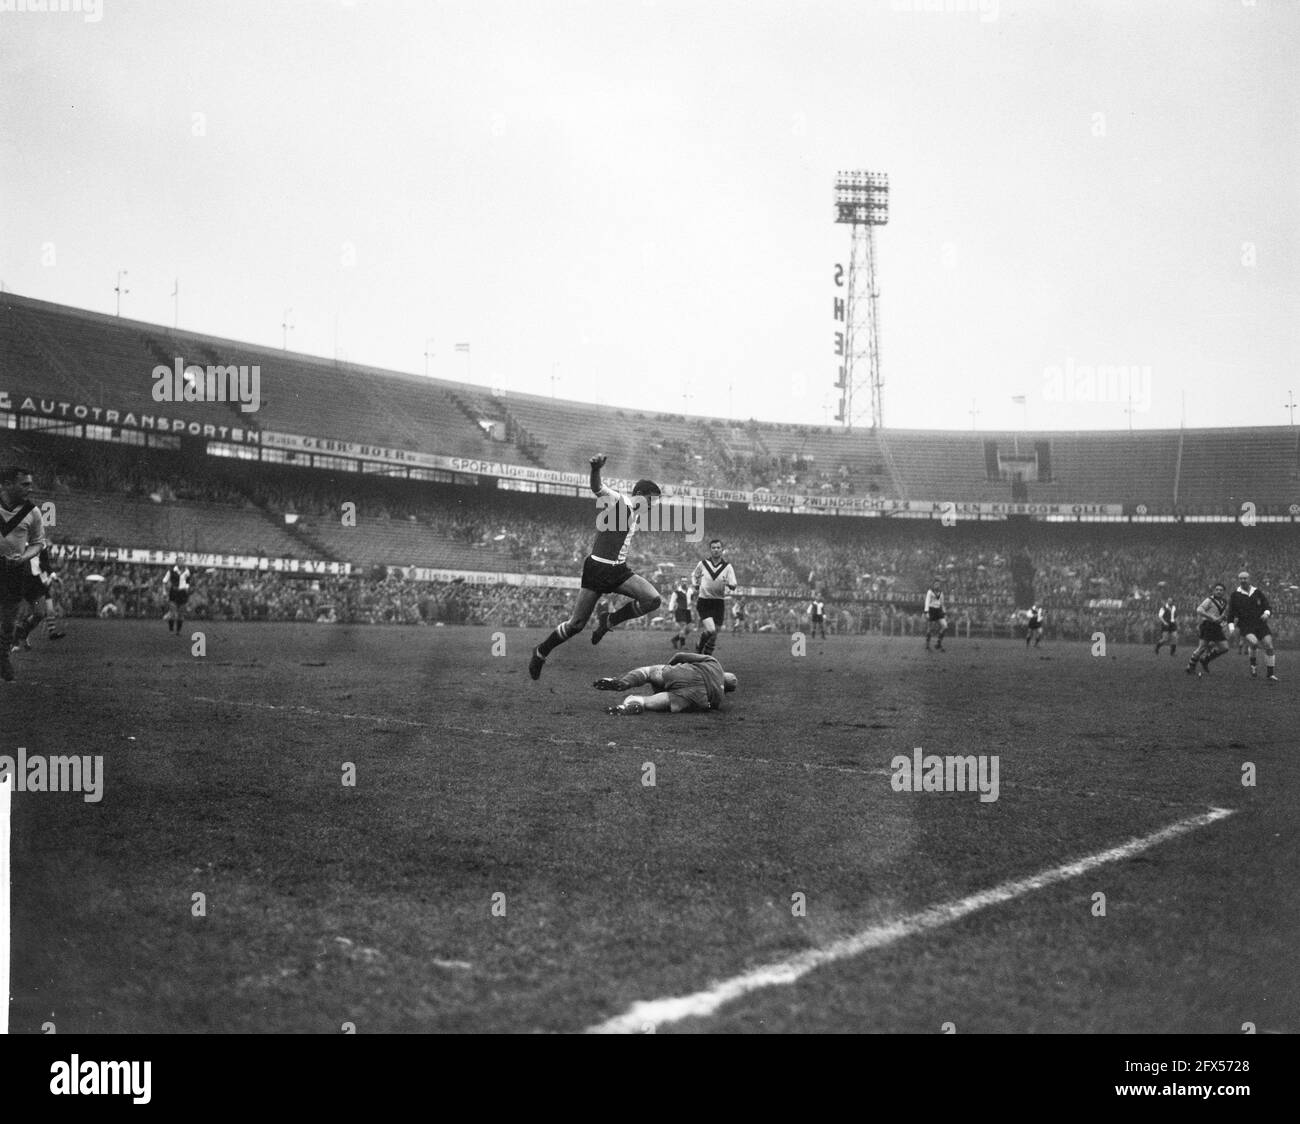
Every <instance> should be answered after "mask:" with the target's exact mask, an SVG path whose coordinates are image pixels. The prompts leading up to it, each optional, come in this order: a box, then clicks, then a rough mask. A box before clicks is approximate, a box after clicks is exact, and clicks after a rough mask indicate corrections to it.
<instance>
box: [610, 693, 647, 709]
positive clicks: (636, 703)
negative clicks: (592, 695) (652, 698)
mask: <svg viewBox="0 0 1300 1124" xmlns="http://www.w3.org/2000/svg"><path fill="white" fill-rule="evenodd" d="M644 710H645V703H644V702H642V701H641V698H640V696H638V695H634V696H630V697H628V698H626V699H624V700H623V702H622V704H621V705H619V706H607V707H606V708H605V713H606V714H640V713H642V712H643V711H644Z"/></svg>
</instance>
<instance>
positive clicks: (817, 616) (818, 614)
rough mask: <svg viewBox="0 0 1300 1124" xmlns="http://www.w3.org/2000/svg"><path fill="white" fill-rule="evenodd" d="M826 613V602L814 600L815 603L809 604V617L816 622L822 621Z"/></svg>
mask: <svg viewBox="0 0 1300 1124" xmlns="http://www.w3.org/2000/svg"><path fill="white" fill-rule="evenodd" d="M825 612H826V602H825V601H816V600H814V601H811V602H809V604H808V615H809V616H810V617H812V619H813V620H815V621H819V620H821V619H822V615H823V614H824V613H825Z"/></svg>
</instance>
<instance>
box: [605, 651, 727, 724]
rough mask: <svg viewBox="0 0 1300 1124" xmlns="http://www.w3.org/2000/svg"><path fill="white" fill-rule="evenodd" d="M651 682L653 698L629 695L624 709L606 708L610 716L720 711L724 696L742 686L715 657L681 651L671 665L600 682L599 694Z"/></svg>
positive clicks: (634, 670) (626, 673) (654, 667)
mask: <svg viewBox="0 0 1300 1124" xmlns="http://www.w3.org/2000/svg"><path fill="white" fill-rule="evenodd" d="M646 683H649V684H650V686H651V687H653V688H654V689H655V693H654V694H653V695H628V697H627V698H625V699H624V700H623V702H622V705H620V706H611V707H606V708H605V712H606V713H607V714H640V713H641V712H642V711H646V710H666V711H668V712H670V713H672V714H679V713H680V712H681V711H683V710H717V709H718V707H719V706H721V705H722V695H723V693H724V692H726V691H734V690H735V689H736V687H737V686H738V684H737V680H736V677H735V676H734V675H732V674H731V672H729V671H723V670H722V664H720V663H718V661H717V660H716V659H714V658H713V657H712V656H701V655H698V654H696V653H695V652H678V653H677V654H676V655H675V656H673V658H672V659H671V660H669V661H668V662H667V663H659V664H652V665H651V666H650V667H638V668H633V670H631V671H628V672H625V673H624V674H623V675H620V676H619V677H618V678H616V679H597V680H596V682H595V683H593V684H592V686H593V687H595V688H596V689H597V690H598V691H629V690H631V689H632V688H633V687H640V686H642V685H643V684H646Z"/></svg>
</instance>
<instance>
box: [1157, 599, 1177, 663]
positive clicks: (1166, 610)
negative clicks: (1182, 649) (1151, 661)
mask: <svg viewBox="0 0 1300 1124" xmlns="http://www.w3.org/2000/svg"><path fill="white" fill-rule="evenodd" d="M1156 618H1157V619H1158V620H1159V621H1160V639H1159V640H1157V641H1156V655H1157V656H1158V655H1160V649H1161V648H1163V647H1164V646H1165V645H1166V644H1168V645H1169V654H1170V655H1171V656H1172V655H1173V654H1174V653H1175V652H1176V651H1178V609H1177V607H1176V606H1175V605H1174V599H1173V598H1172V597H1166V598H1165V603H1164V604H1163V605H1161V606H1160V611H1159V612H1158V613H1157V614H1156Z"/></svg>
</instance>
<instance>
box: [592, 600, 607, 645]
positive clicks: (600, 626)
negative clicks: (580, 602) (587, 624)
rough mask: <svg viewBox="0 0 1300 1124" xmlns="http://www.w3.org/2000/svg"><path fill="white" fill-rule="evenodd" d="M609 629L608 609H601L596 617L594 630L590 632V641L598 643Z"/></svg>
mask: <svg viewBox="0 0 1300 1124" xmlns="http://www.w3.org/2000/svg"><path fill="white" fill-rule="evenodd" d="M608 631H609V610H607V609H601V611H600V613H599V614H598V615H597V617H596V631H595V632H593V633H592V634H591V642H592V643H593V644H599V643H600V642H601V641H602V640H603V639H604V638H605V633H607V632H608Z"/></svg>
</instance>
